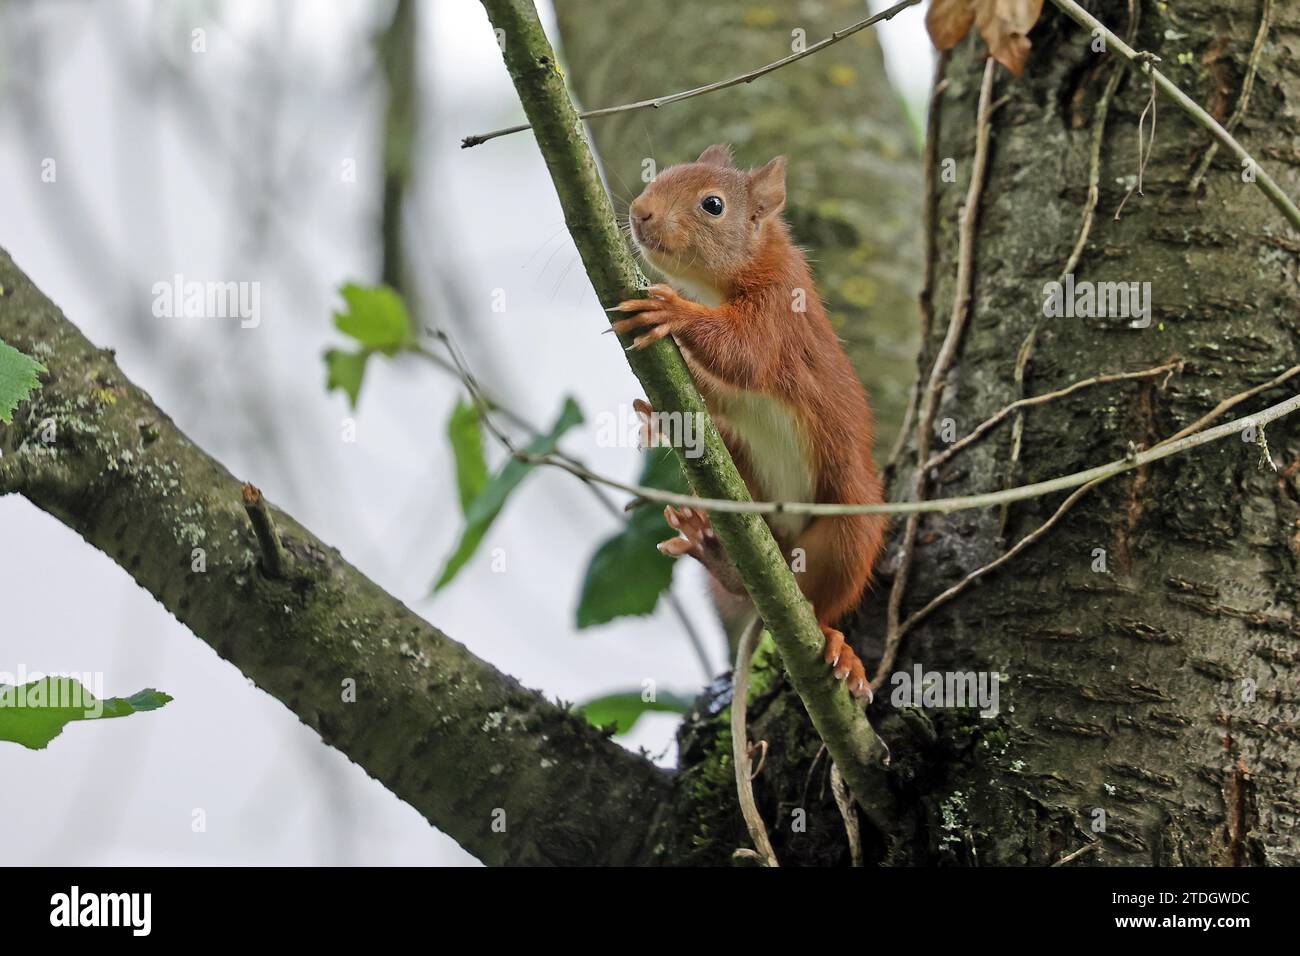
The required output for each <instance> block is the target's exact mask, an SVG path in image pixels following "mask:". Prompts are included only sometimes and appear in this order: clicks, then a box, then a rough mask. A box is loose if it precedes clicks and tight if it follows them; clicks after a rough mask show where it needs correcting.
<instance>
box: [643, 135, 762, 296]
mask: <svg viewBox="0 0 1300 956" xmlns="http://www.w3.org/2000/svg"><path fill="white" fill-rule="evenodd" d="M784 205H785V157H784V156H778V157H776V158H775V159H773V160H772V161H771V162H769V163H768V164H767V165H765V166H762V167H760V168H758V169H753V170H746V169H737V168H736V166H735V164H734V163H733V162H732V160H731V147H730V146H723V145H718V146H710V147H709V148H708V149H706V150H705V151H704V152H703V153H701V154H700V158H699V159H697V160H696V161H695V162H693V163H683V164H681V165H679V166H670V167H669V168H668V169H665V170H663V171H662V172H660V173H659V175H657V176H656V177H655V178H654V179H653V180H651V181H650V183H649V184H648V185H647V186H646V188H645V190H644V191H643V192H642V193H641V195H640V196H638V197H637V198H636V199H634V200H633V201H632V205H631V207H630V208H629V210H628V219H629V221H630V223H631V227H632V237H633V239H635V240H636V245H637V248H638V249H639V250H640V252H641V255H642V256H644V257H645V259H646V260H647V261H648V262H649V263H650V264H651V265H652V266H654V267H655V268H656V269H658V270H659V271H661V272H663V273H665V274H666V275H668V276H670V277H672V278H675V279H680V280H685V281H688V282H692V283H696V284H704V285H707V286H714V287H717V286H719V285H725V284H726V283H727V282H728V280H730V279H731V278H732V277H733V276H735V275H736V274H737V273H738V272H740V271H741V270H742V269H744V268H745V267H746V266H747V265H748V264H749V263H750V262H752V261H753V259H754V257H755V256H756V255H757V253H758V250H759V248H760V246H761V244H762V239H763V234H764V229H765V227H766V226H767V225H768V224H769V223H770V222H772V221H774V220H775V219H776V216H777V214H778V213H779V212H780V211H781V208H782V207H783V206H784Z"/></svg>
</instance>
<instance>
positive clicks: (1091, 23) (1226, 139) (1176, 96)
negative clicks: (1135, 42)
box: [1052, 0, 1300, 229]
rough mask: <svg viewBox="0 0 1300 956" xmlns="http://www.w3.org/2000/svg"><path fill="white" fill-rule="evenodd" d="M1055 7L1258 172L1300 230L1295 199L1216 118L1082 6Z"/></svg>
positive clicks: (1069, 2)
mask: <svg viewBox="0 0 1300 956" xmlns="http://www.w3.org/2000/svg"><path fill="white" fill-rule="evenodd" d="M1052 3H1053V4H1054V5H1055V6H1056V7H1057V8H1059V9H1060V10H1061V11H1062V12H1063V13H1064V14H1065V15H1066V16H1068V17H1069V18H1070V19H1071V20H1073V21H1074V22H1075V23H1077V24H1079V25H1080V26H1082V27H1084V28H1086V29H1088V30H1091V31H1093V32H1097V31H1100V33H1101V35H1102V36H1103V37H1105V39H1106V43H1107V44H1109V45H1110V46H1113V47H1114V48H1115V49H1116V50H1118V51H1119V52H1120V54H1121V55H1122V56H1123V57H1124V59H1126V60H1128V61H1129V62H1130V63H1131V64H1134V65H1135V66H1136V67H1137V68H1138V69H1139V70H1141V71H1142V72H1143V73H1146V74H1148V75H1149V76H1150V77H1151V78H1152V79H1153V80H1154V81H1155V84H1156V86H1157V87H1159V88H1160V90H1162V91H1163V92H1164V93H1165V95H1166V96H1168V97H1170V98H1171V99H1172V100H1173V101H1174V102H1175V103H1177V104H1178V106H1179V107H1180V108H1181V109H1182V110H1183V112H1185V113H1187V115H1188V116H1190V117H1192V119H1194V120H1195V121H1196V122H1197V123H1199V124H1200V125H1201V126H1203V127H1204V128H1205V129H1207V130H1209V131H1210V133H1211V135H1213V136H1214V138H1215V139H1216V140H1218V142H1219V143H1220V144H1221V145H1222V146H1223V147H1224V148H1226V149H1227V150H1228V151H1230V152H1231V153H1232V154H1233V155H1234V156H1236V157H1237V159H1238V160H1240V161H1241V162H1242V163H1243V164H1244V165H1247V166H1249V168H1250V169H1251V170H1252V171H1253V172H1254V183H1255V185H1256V186H1258V187H1259V188H1260V189H1261V190H1262V191H1263V193H1264V195H1265V196H1267V197H1268V198H1269V200H1270V201H1271V202H1272V203H1273V205H1274V206H1276V207H1277V209H1278V211H1280V212H1281V213H1282V215H1283V216H1285V217H1286V219H1287V221H1288V222H1290V223H1291V225H1292V226H1295V227H1296V228H1297V229H1300V207H1297V206H1296V204H1295V203H1294V202H1293V201H1292V199H1291V197H1290V196H1288V195H1287V194H1286V193H1285V192H1283V191H1282V187H1281V186H1279V185H1278V184H1277V181H1276V180H1274V179H1273V177H1272V176H1270V175H1269V173H1268V170H1266V169H1265V168H1264V167H1263V166H1262V165H1260V162H1259V160H1257V159H1255V157H1254V156H1252V155H1251V154H1250V153H1249V152H1247V150H1246V148H1245V147H1244V146H1242V145H1241V143H1239V142H1237V140H1236V139H1234V138H1233V136H1232V134H1231V133H1229V132H1228V131H1227V130H1226V129H1224V128H1223V127H1222V126H1220V125H1219V122H1218V121H1217V120H1216V119H1215V118H1214V117H1213V116H1211V115H1210V114H1209V113H1207V112H1205V110H1204V109H1202V108H1201V107H1200V106H1198V105H1197V104H1196V102H1195V101H1194V100H1192V98H1191V97H1189V96H1188V95H1187V94H1186V93H1184V92H1183V91H1182V90H1181V89H1179V88H1178V86H1177V85H1176V84H1175V83H1174V82H1173V81H1172V80H1170V79H1169V77H1167V76H1165V75H1164V74H1163V73H1161V72H1160V71H1159V70H1157V69H1156V68H1155V66H1154V65H1152V64H1151V62H1150V61H1149V60H1148V59H1145V58H1144V57H1143V55H1142V54H1140V53H1138V52H1137V51H1135V50H1134V49H1133V48H1132V47H1130V46H1129V45H1128V44H1127V43H1125V42H1124V41H1123V40H1121V39H1120V38H1119V37H1117V36H1116V35H1115V34H1114V32H1112V31H1111V30H1110V28H1109V27H1107V26H1106V25H1105V24H1104V23H1102V22H1101V21H1100V20H1098V19H1097V18H1096V17H1094V16H1093V15H1092V14H1091V13H1089V12H1088V11H1087V10H1085V9H1083V7H1081V6H1079V4H1078V3H1076V2H1075V0H1052Z"/></svg>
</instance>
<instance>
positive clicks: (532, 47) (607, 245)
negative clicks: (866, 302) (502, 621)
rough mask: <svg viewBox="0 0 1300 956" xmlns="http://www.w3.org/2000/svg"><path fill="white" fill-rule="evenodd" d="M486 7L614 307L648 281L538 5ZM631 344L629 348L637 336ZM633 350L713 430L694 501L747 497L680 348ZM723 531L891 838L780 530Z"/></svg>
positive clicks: (872, 760) (881, 753) (650, 391)
mask: <svg viewBox="0 0 1300 956" xmlns="http://www.w3.org/2000/svg"><path fill="white" fill-rule="evenodd" d="M483 5H484V7H485V8H486V9H487V12H488V18H489V19H490V20H491V21H492V26H493V27H494V28H496V29H497V30H499V31H501V34H500V35H501V36H502V38H503V42H502V47H503V50H502V53H503V55H504V58H505V62H506V68H507V69H508V70H509V72H510V77H511V79H512V80H513V81H514V84H515V89H516V91H517V92H518V94H519V98H520V100H521V101H522V103H523V107H524V112H525V114H526V115H527V117H528V121H529V123H530V124H531V125H532V128H533V131H534V133H535V135H536V138H537V144H538V146H539V147H540V149H541V152H542V156H543V158H544V159H545V161H546V166H547V168H548V169H549V171H550V174H551V179H552V180H553V181H554V183H555V188H556V191H557V192H558V193H559V198H560V205H561V206H562V207H563V209H564V218H565V223H566V225H567V226H568V229H569V232H570V234H571V235H572V236H573V240H574V242H575V244H576V245H577V247H578V252H579V254H580V255H581V256H582V261H583V264H584V266H585V267H586V269H587V274H588V276H589V277H590V279H591V282H592V285H593V286H594V287H595V290H596V294H597V296H598V297H599V298H600V301H601V304H602V305H604V306H607V307H609V306H613V305H615V304H616V303H618V302H619V301H621V300H622V299H625V298H629V297H631V296H632V295H633V294H634V293H635V291H636V290H637V289H640V288H644V287H645V285H646V283H645V279H644V277H643V276H642V275H641V274H640V272H639V271H638V269H637V268H636V265H635V263H634V261H633V259H632V256H631V254H630V252H629V250H628V248H627V246H626V245H625V244H624V243H623V241H622V237H621V235H620V234H619V231H618V227H617V224H616V223H615V219H614V211H613V208H612V207H611V205H610V201H609V196H608V194H607V193H606V192H605V189H604V186H602V185H601V182H600V178H599V175H598V174H597V171H596V164H595V161H594V159H593V158H592V155H591V150H590V149H589V147H588V145H587V141H586V139H585V138H584V136H583V131H582V123H581V120H580V119H579V118H578V113H577V110H576V109H575V108H574V105H573V102H572V100H570V99H569V94H568V91H567V90H566V89H565V85H564V76H563V74H562V73H561V72H560V69H559V64H558V62H557V61H556V58H555V51H554V50H553V49H552V48H551V44H550V41H548V40H547V38H546V34H545V32H544V31H543V30H542V26H541V23H540V22H539V21H538V18H537V10H536V8H535V7H534V6H533V3H532V0H483ZM623 344H624V346H627V345H629V344H630V340H628V341H624V343H623ZM625 354H626V356H627V360H628V362H629V363H630V364H631V366H632V371H633V372H634V373H635V374H636V376H637V378H638V379H640V381H641V384H642V386H643V387H644V388H645V390H646V394H647V397H648V398H649V399H650V403H651V404H652V405H653V406H654V407H655V409H656V410H658V411H661V412H668V413H682V414H683V415H689V416H694V417H695V420H697V421H703V422H706V427H705V429H704V436H705V441H704V453H703V454H702V455H700V456H699V457H697V458H687V457H685V456H682V455H680V451H681V450H680V449H678V451H679V458H680V460H681V461H682V465H683V469H684V471H685V473H686V475H687V477H688V478H689V480H690V482H691V484H692V486H693V487H694V488H695V491H696V493H697V494H699V495H700V496H702V497H707V498H730V499H733V500H747V499H748V498H749V494H748V491H747V489H746V488H745V484H744V482H743V481H742V480H741V478H740V475H739V473H737V471H736V467H735V465H734V464H733V463H732V461H731V456H730V455H729V454H728V452H727V449H726V446H725V445H724V444H723V442H722V438H721V436H720V435H719V434H718V431H717V428H716V427H715V426H714V425H713V423H712V421H711V420H710V419H709V417H708V411H707V409H706V408H705V406H704V402H703V400H702V399H701V398H700V394H699V392H698V391H697V390H696V388H695V385H694V383H693V382H692V381H691V377H690V374H689V372H688V371H687V369H686V364H685V362H684V361H683V360H682V357H681V353H680V352H679V351H678V349H677V346H676V345H675V344H674V343H672V341H671V340H670V339H668V340H663V341H661V342H659V343H657V344H656V345H655V346H653V347H651V348H648V349H645V350H643V351H632V352H626V353H625ZM713 524H714V527H715V528H716V530H717V532H718V537H719V538H720V539H721V540H722V543H723V545H724V547H725V548H726V550H727V553H728V554H729V555H730V556H731V558H732V560H733V561H734V562H735V564H736V567H737V569H738V570H739V572H740V576H741V580H742V581H743V582H744V584H745V587H746V589H747V590H748V591H749V594H750V597H751V598H752V599H753V601H754V604H755V606H756V607H757V608H758V611H759V614H760V615H761V616H762V618H763V620H764V622H765V623H766V625H767V627H768V629H769V630H770V631H771V633H772V635H773V638H774V640H775V642H776V645H777V648H778V649H779V650H780V652H781V657H782V659H783V661H784V663H785V667H786V670H787V672H788V673H789V675H790V681H791V684H792V685H793V686H794V689H795V690H796V691H797V692H798V694H799V697H800V698H801V700H802V701H803V703H804V706H805V707H806V708H807V710H808V714H809V716H810V717H811V718H812V722H813V725H814V726H815V727H816V728H817V732H818V733H819V734H820V735H821V737H822V739H823V740H824V741H825V742H826V747H827V750H828V751H829V753H830V755H831V757H832V758H833V759H834V760H835V763H836V764H837V765H838V766H839V768H840V770H841V772H842V773H843V775H844V778H845V780H846V781H848V784H849V786H850V788H851V789H852V790H853V793H854V795H855V796H856V797H857V799H858V802H859V803H860V804H861V805H862V808H863V810H864V811H865V812H866V813H867V815H868V816H869V817H870V818H871V819H872V820H873V822H875V823H876V825H877V827H878V828H879V829H881V831H882V833H884V834H885V835H886V836H888V835H889V833H890V824H889V821H890V818H891V817H892V809H893V808H892V798H891V793H890V791H889V789H888V786H887V783H886V775H885V772H884V771H883V761H884V759H885V748H884V745H883V744H882V743H881V741H880V738H879V737H877V736H876V733H875V731H874V730H873V729H872V727H871V725H870V724H869V723H868V722H867V720H866V717H865V716H864V715H863V713H862V712H861V711H860V710H859V709H858V708H857V706H856V705H855V704H854V703H853V702H852V701H851V700H850V697H849V693H848V690H847V689H846V688H844V687H843V686H842V685H841V684H840V683H839V682H838V681H836V680H835V679H834V676H833V675H832V673H831V669H830V668H829V667H827V666H826V664H825V663H824V662H823V661H822V647H823V637H822V633H821V630H820V628H819V627H818V626H817V622H816V621H815V620H814V618H813V615H812V609H811V607H810V605H809V604H808V602H807V600H806V599H805V598H804V596H803V594H802V593H801V592H800V590H799V586H798V584H797V583H796V582H795V579H794V575H793V573H792V572H791V571H790V568H789V567H787V566H786V563H785V559H784V557H783V555H782V554H781V551H780V548H778V546H777V544H776V541H775V539H773V537H772V533H771V531H770V530H769V529H768V526H767V524H766V523H765V522H764V520H763V519H762V518H761V517H760V516H758V515H755V514H734V513H723V512H719V513H717V514H715V515H714V516H713Z"/></svg>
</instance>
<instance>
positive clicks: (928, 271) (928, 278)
mask: <svg viewBox="0 0 1300 956" xmlns="http://www.w3.org/2000/svg"><path fill="white" fill-rule="evenodd" d="M950 58H951V54H950V52H949V51H948V50H944V51H943V52H942V53H940V54H939V60H938V62H937V63H935V66H934V83H933V85H932V86H931V89H930V108H929V110H928V111H927V119H926V126H925V156H924V158H923V162H924V163H925V228H924V235H925V243H926V248H925V279H924V281H923V282H922V284H921V294H920V296H919V297H918V298H917V304H918V305H919V306H920V309H921V343H922V345H924V343H925V342H927V341H929V339H930V329H931V328H932V327H933V325H934V260H935V243H936V241H937V236H938V232H939V230H938V229H936V228H935V221H936V219H937V217H938V209H937V208H936V207H937V206H938V204H939V193H938V189H937V187H936V185H935V176H936V172H937V167H938V165H939V155H938V153H939V106H940V104H941V103H942V101H943V93H944V90H946V89H947V88H948V80H947V79H946V78H945V75H946V74H947V71H948V60H949V59H950ZM922 384H923V383H922V380H921V376H920V374H918V375H917V377H916V381H915V382H913V383H912V388H911V391H910V392H909V393H908V396H907V410H906V411H905V412H904V413H903V422H902V424H901V425H900V426H899V428H898V437H897V438H895V439H894V447H893V448H892V449H891V450H890V452H889V458H888V460H887V463H886V465H885V473H886V475H892V474H893V471H894V467H895V466H896V465H897V464H898V459H899V456H900V455H902V453H903V449H904V448H905V447H907V438H908V434H909V432H910V431H911V429H912V420H913V419H914V418H915V417H916V406H917V403H918V402H919V400H920V397H921V386H922Z"/></svg>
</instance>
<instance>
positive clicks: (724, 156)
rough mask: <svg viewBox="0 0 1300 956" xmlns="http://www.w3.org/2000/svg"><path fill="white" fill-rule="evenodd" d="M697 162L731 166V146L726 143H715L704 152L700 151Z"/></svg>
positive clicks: (707, 164) (708, 164)
mask: <svg viewBox="0 0 1300 956" xmlns="http://www.w3.org/2000/svg"><path fill="white" fill-rule="evenodd" d="M696 162H697V163H703V164H704V165H706V166H732V165H734V164H733V163H732V161H731V147H730V146H728V145H727V144H726V143H716V144H715V145H713V146H710V147H709V148H708V149H706V150H705V151H704V152H702V153H700V158H699V159H697V160H696Z"/></svg>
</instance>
